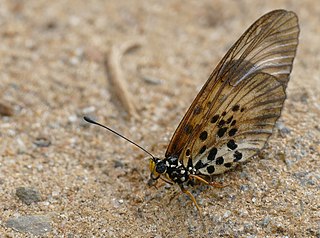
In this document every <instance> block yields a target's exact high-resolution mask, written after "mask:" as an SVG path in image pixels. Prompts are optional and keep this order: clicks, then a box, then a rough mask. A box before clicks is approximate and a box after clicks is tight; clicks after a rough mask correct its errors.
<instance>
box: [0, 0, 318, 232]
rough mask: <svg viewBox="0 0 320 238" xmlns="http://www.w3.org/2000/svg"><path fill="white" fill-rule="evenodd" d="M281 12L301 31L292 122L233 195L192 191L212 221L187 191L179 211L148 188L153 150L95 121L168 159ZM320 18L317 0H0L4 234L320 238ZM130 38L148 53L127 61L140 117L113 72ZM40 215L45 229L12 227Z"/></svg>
mask: <svg viewBox="0 0 320 238" xmlns="http://www.w3.org/2000/svg"><path fill="white" fill-rule="evenodd" d="M278 8H284V9H288V10H293V11H295V12H296V13H297V15H298V16H299V19H300V27H301V35H300V45H299V47H298V54H297V57H296V60H295V64H294V67H293V72H292V77H291V80H290V83H289V87H288V90H287V95H288V98H287V101H286V103H285V107H284V110H283V113H282V117H281V119H280V121H279V124H278V126H277V129H276V130H275V133H274V135H273V136H272V137H271V139H270V141H269V143H268V146H267V147H266V149H265V150H263V152H262V154H261V155H260V156H259V157H255V158H253V159H252V160H251V161H249V162H248V163H246V164H244V165H242V166H239V167H237V168H236V169H235V170H233V171H231V172H228V173H225V174H223V175H221V176H217V178H216V181H220V182H223V183H224V184H228V185H229V186H228V187H225V188H223V189H216V188H207V187H205V186H200V187H196V188H195V189H193V190H192V192H193V193H194V194H195V196H196V199H197V201H198V202H199V204H200V206H201V207H202V209H203V219H202V220H201V219H200V217H199V214H198V212H197V210H196V209H195V207H194V206H193V204H192V203H191V202H190V200H189V198H188V197H186V196H185V195H181V196H178V198H177V199H174V200H173V201H172V202H171V203H170V204H169V202H170V199H171V197H172V196H173V195H174V194H175V193H176V192H178V191H179V188H178V187H176V186H171V187H170V186H168V185H165V186H160V187H159V188H158V189H155V188H153V187H151V188H150V187H149V186H148V185H147V182H148V178H149V169H148V161H147V159H145V157H146V155H145V154H144V153H143V152H141V151H140V150H138V149H137V148H135V147H133V146H131V145H130V144H128V143H126V142H124V141H122V140H121V139H120V138H117V137H115V136H114V135H112V134H110V133H107V132H106V131H103V130H102V129H100V128H96V127H93V126H89V125H87V124H86V123H85V122H83V120H82V116H83V115H91V116H92V117H94V118H96V119H98V120H99V121H101V122H103V123H105V124H107V125H109V126H111V127H112V128H114V129H116V130H118V131H120V132H121V133H123V134H124V135H126V136H128V137H129V138H131V139H133V140H134V141H137V142H139V143H140V144H141V145H142V146H143V147H145V148H147V149H148V150H150V151H151V152H152V153H153V154H155V155H157V156H161V157H162V156H163V155H164V152H165V149H166V146H167V145H168V143H169V140H170V137H171V135H172V133H173V132H174V129H175V128H176V126H177V125H178V123H179V121H180V119H181V118H182V116H183V114H184V112H185V111H186V109H187V108H188V106H189V105H190V103H191V101H192V99H193V98H194V97H195V95H196V94H197V92H198V91H199V89H200V88H201V86H202V84H203V83H204V82H205V81H206V79H207V77H208V75H209V74H210V73H211V71H212V70H213V68H214V67H215V65H216V64H217V62H218V61H219V60H220V59H221V57H222V56H223V55H224V53H225V52H226V51H227V49H228V48H229V47H230V46H231V44H233V43H234V42H235V41H236V40H237V39H238V37H239V36H240V35H241V34H242V33H243V32H244V30H245V29H246V28H247V27H248V26H249V25H251V24H252V23H253V22H254V21H255V20H256V19H257V18H259V17H260V16H262V15H263V14H264V13H266V12H268V11H270V10H273V9H278ZM319 22H320V5H319V4H318V2H317V1H312V0H310V1H288V0H286V1H268V3H265V1H255V2H253V1H249V0H248V1H213V0H211V1H210V0H205V1H188V3H187V1H178V0H174V1H156V0H154V1H138V0H131V1H127V0H117V1H98V0H94V1H85V0H83V1H63V0H57V1H44V0H30V1H20V0H14V1H12V0H3V1H1V3H0V24H1V27H0V35H1V44H0V55H1V60H0V86H1V87H0V90H1V91H0V103H1V105H2V109H1V114H2V116H1V117H0V145H1V146H0V155H1V158H0V159H1V160H0V193H1V195H0V210H1V212H0V222H1V223H0V224H1V226H0V234H1V235H0V236H1V237H30V236H32V235H31V233H32V232H33V234H40V236H45V237H157V238H160V237H218V236H220V237H320V205H319V204H320V169H319V168H320V162H319V154H320V144H319V141H320V126H319V117H320V103H319V102H320V43H319V42H320V27H319ZM128 42H139V44H140V47H139V48H137V49H135V50H132V51H130V52H127V53H126V54H125V55H124V56H123V58H122V61H121V62H122V64H121V65H122V71H123V74H124V76H125V80H126V81H127V83H128V84H129V85H130V87H129V90H130V93H131V94H132V98H131V99H130V101H132V102H133V103H134V105H135V106H136V108H137V112H138V114H139V115H140V117H139V118H136V119H134V118H131V119H129V120H128V119H127V118H126V117H125V116H124V114H123V112H124V110H123V108H122V107H119V106H118V104H117V103H116V101H115V100H114V97H113V94H112V92H111V88H110V84H109V82H108V80H107V77H106V73H105V68H104V64H103V58H104V57H105V54H106V53H107V52H108V51H109V50H110V49H111V47H113V46H121V45H123V44H127V43H128ZM4 106H6V107H7V108H3V107H4ZM6 115H7V116H6ZM19 187H24V188H32V190H33V191H35V194H34V195H35V197H36V198H37V199H35V200H34V202H32V201H31V202H29V203H28V202H26V201H24V200H23V198H21V196H19V192H17V191H20V192H21V191H24V190H21V189H20V190H19V189H18V188H19ZM17 189H18V190H17ZM19 197H20V198H19ZM39 200H40V201H39ZM27 203H28V204H27ZM36 215H41V217H40V221H39V224H38V226H37V225H35V228H34V227H33V228H34V229H35V230H37V229H38V230H37V232H38V233H37V232H35V231H34V230H32V229H31V228H30V226H33V225H32V224H31V225H30V224H29V225H28V224H27V225H26V227H25V228H21V227H20V228H17V227H15V226H14V225H13V226H12V225H10V224H12V223H10V222H9V221H11V222H12V221H15V219H18V218H20V217H24V216H31V217H33V218H34V216H36ZM28 219H29V217H27V220H28ZM29 220H32V219H31V218H30V219H29ZM41 222H47V223H46V224H45V229H43V230H41ZM42 225H43V224H42ZM10 227H15V228H14V229H12V228H10ZM204 227H205V228H204ZM17 230H19V231H17ZM24 231H29V233H25V232H24ZM46 231H47V232H46ZM30 232H31V233H30Z"/></svg>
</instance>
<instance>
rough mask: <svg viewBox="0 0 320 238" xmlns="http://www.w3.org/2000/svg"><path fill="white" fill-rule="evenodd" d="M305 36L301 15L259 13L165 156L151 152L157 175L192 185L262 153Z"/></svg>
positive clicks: (218, 69)
mask: <svg viewBox="0 0 320 238" xmlns="http://www.w3.org/2000/svg"><path fill="white" fill-rule="evenodd" d="M298 36H299V24H298V18H297V15H296V14H295V13H294V12H291V11H286V10H275V11H271V12H269V13H267V14H265V15H264V16H262V17H261V18H259V19H258V20H257V21H256V22H255V23H253V25H252V26H250V27H249V29H248V30H246V31H245V33H244V34H243V35H242V36H241V37H240V39H239V40H238V41H237V42H236V43H235V44H234V45H233V46H232V47H231V49H230V50H229V51H228V52H227V54H226V55H225V56H224V57H223V59H222V60H221V61H220V63H219V64H218V66H217V67H216V68H215V70H214V71H213V72H212V74H211V75H210V77H209V79H208V81H207V82H206V83H205V85H204V86H203V87H202V89H201V91H200V92H199V93H198V95H197V97H196V98H195V100H194V101H193V103H192V104H191V106H190V108H189V109H188V111H187V113H186V114H185V116H184V117H183V119H182V121H181V122H180V124H179V126H178V128H177V129H176V131H175V133H174V135H173V137H172V139H171V141H170V144H169V146H168V148H167V151H166V154H165V158H164V159H159V158H156V157H154V156H153V155H152V154H151V153H149V152H148V151H146V150H145V149H143V148H142V147H141V146H139V145H137V144H136V143H134V142H133V141H131V140H129V139H127V138H125V137H124V136H122V135H120V134H119V133H117V132H115V131H113V130H111V129H110V128H107V127H105V126H103V125H101V124H99V123H97V122H95V121H92V120H91V119H89V118H87V117H85V120H86V121H88V122H90V123H94V124H98V125H100V126H103V127H105V128H106V129H108V130H110V131H112V132H113V133H115V134H117V135H119V136H120V137H122V138H124V139H126V140H128V141H129V142H131V143H133V144H134V145H136V146H138V147H139V148H141V149H142V150H144V151H145V152H146V153H148V154H149V155H151V157H152V158H151V159H150V170H151V178H152V179H153V180H157V179H159V178H162V179H163V180H165V181H167V182H170V183H171V182H173V183H176V184H178V185H179V186H180V188H181V190H182V191H183V192H184V193H186V194H188V195H189V196H190V198H191V199H192V201H193V202H194V204H195V205H196V207H197V208H198V209H199V206H198V205H197V202H196V200H195V198H194V197H193V195H192V194H191V193H190V192H189V191H188V190H187V187H188V185H193V184H194V182H195V180H199V181H201V182H204V183H206V184H208V185H212V186H218V187H219V186H221V185H218V184H217V183H214V182H210V181H209V179H208V178H210V176H212V175H215V174H221V173H223V172H225V171H227V170H229V169H231V168H233V167H235V166H236V165H237V164H238V163H240V162H244V161H246V160H247V159H248V158H250V157H252V156H253V155H255V154H257V152H258V151H259V150H261V149H262V148H263V147H264V145H265V144H266V142H267V140H268V138H269V137H270V135H271V134H272V130H273V127H274V125H275V123H276V121H277V119H278V118H279V117H280V114H281V110H282V107H283V103H284V100H285V98H286V92H285V90H286V87H287V84H288V81H289V76H290V73H291V70H292V64H293V60H294V57H295V55H296V51H297V46H298Z"/></svg>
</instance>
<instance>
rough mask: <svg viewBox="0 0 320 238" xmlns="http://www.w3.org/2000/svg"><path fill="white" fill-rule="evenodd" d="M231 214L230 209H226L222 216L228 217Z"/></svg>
mask: <svg viewBox="0 0 320 238" xmlns="http://www.w3.org/2000/svg"><path fill="white" fill-rule="evenodd" d="M230 215H231V211H230V210H227V211H226V212H225V213H224V214H223V218H228V217H229V216H230Z"/></svg>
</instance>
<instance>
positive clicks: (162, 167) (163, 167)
mask: <svg viewBox="0 0 320 238" xmlns="http://www.w3.org/2000/svg"><path fill="white" fill-rule="evenodd" d="M166 170H167V166H166V165H165V164H164V162H162V161H160V162H158V163H157V164H156V172H157V173H159V174H163V173H164V172H166Z"/></svg>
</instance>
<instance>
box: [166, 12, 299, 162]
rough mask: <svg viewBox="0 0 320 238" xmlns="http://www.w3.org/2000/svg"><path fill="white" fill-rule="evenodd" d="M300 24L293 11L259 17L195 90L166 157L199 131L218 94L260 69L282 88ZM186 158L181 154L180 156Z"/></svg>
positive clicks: (291, 61) (217, 98)
mask: <svg viewBox="0 0 320 238" xmlns="http://www.w3.org/2000/svg"><path fill="white" fill-rule="evenodd" d="M298 35H299V26H298V19H297V16H296V15H295V13H293V12H288V11H285V10H276V11H272V12H270V13H267V14H266V15H264V16H262V17H261V18H259V19H258V20H257V21H256V22H255V23H254V24H253V25H252V26H250V27H249V29H248V30H247V31H246V32H245V33H244V34H243V35H242V36H241V37H240V39H239V40H238V41H237V42H236V43H235V44H234V45H233V46H232V47H231V49H230V50H229V51H228V52H227V54H226V55H225V56H224V58H223V59H222V60H221V62H220V63H219V64H218V66H217V67H216V68H215V70H214V71H213V72H212V74H211V75H210V77H209V79H208V80H207V82H206V83H205V85H204V86H203V87H202V89H201V91H200V92H199V93H198V95H197V97H196V98H195V100H194V101H193V103H192V104H191V106H190V108H189V109H188V111H187V113H186V114H185V116H184V117H183V119H182V121H181V122H180V124H179V126H178V128H177V129H176V131H175V133H174V135H173V137H172V139H171V141H170V144H169V146H168V148H167V151H166V157H168V156H171V155H176V156H180V154H181V153H182V150H183V149H184V152H186V146H187V145H190V144H193V138H196V135H197V134H199V133H201V131H202V129H203V127H204V125H205V124H206V123H207V120H208V118H209V117H210V116H211V115H212V114H213V112H214V105H216V104H219V103H220V100H221V93H222V92H224V91H225V90H226V89H228V88H230V89H231V88H232V87H237V85H238V84H240V83H242V82H243V81H244V82H246V81H247V79H248V78H251V76H252V75H255V74H257V73H259V72H264V73H267V74H270V75H271V76H274V77H276V78H277V80H278V82H279V83H280V84H281V85H283V87H284V88H285V87H286V85H287V82H288V80H289V74H290V72H291V69H292V63H293V59H294V56H295V53H296V49H297V45H298ZM180 159H181V160H185V157H184V154H182V156H180Z"/></svg>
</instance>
